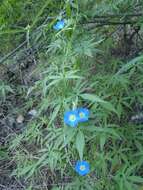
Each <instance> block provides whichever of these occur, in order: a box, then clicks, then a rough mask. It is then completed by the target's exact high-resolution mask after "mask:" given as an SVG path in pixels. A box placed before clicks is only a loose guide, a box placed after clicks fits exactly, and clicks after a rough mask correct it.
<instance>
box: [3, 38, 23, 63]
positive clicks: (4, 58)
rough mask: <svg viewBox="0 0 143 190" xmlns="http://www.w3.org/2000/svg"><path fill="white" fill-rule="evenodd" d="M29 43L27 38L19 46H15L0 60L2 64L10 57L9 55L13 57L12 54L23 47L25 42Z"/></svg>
mask: <svg viewBox="0 0 143 190" xmlns="http://www.w3.org/2000/svg"><path fill="white" fill-rule="evenodd" d="M26 43H27V40H25V41H24V42H22V43H21V44H20V45H19V46H18V47H17V48H15V49H14V50H13V51H11V52H10V53H8V54H7V55H6V56H5V57H3V58H2V59H1V60H0V64H2V63H3V62H4V61H5V60H6V59H8V58H9V57H11V56H12V55H14V54H15V53H16V52H17V51H18V50H19V49H20V48H22V47H23V46H24V45H25V44H26Z"/></svg>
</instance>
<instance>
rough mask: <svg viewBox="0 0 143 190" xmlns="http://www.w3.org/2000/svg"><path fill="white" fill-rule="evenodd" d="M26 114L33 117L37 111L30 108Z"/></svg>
mask: <svg viewBox="0 0 143 190" xmlns="http://www.w3.org/2000/svg"><path fill="white" fill-rule="evenodd" d="M28 115H31V116H33V117H35V116H36V115H37V111H36V110H35V109H32V110H30V111H29V112H28Z"/></svg>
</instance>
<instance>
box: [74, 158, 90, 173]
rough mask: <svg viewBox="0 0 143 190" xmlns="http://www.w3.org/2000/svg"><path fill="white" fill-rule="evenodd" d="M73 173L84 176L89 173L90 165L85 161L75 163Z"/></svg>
mask: <svg viewBox="0 0 143 190" xmlns="http://www.w3.org/2000/svg"><path fill="white" fill-rule="evenodd" d="M75 171H76V172H77V173H78V174H79V175H81V176H84V175H86V174H88V173H89V172H90V165H89V163H88V162H87V161H77V162H76V165H75Z"/></svg>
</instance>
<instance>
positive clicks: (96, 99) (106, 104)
mask: <svg viewBox="0 0 143 190" xmlns="http://www.w3.org/2000/svg"><path fill="white" fill-rule="evenodd" d="M80 96H81V97H82V98H83V99H85V100H89V101H91V102H93V103H99V104H100V105H101V106H102V107H103V108H105V109H107V110H109V111H112V112H114V113H116V114H117V115H119V114H118V112H117V110H116V109H115V108H114V106H113V105H112V104H111V103H110V102H107V101H105V100H103V99H101V98H100V97H99V96H97V95H94V94H82V95H80Z"/></svg>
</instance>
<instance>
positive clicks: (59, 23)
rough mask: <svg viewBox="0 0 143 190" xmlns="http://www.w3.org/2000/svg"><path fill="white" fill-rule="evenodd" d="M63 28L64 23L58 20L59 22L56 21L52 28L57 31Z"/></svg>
mask: <svg viewBox="0 0 143 190" xmlns="http://www.w3.org/2000/svg"><path fill="white" fill-rule="evenodd" d="M64 26H65V21H64V20H60V21H57V23H56V24H55V25H54V26H53V28H54V29H55V30H57V31H58V30H61V29H63V28H64Z"/></svg>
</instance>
